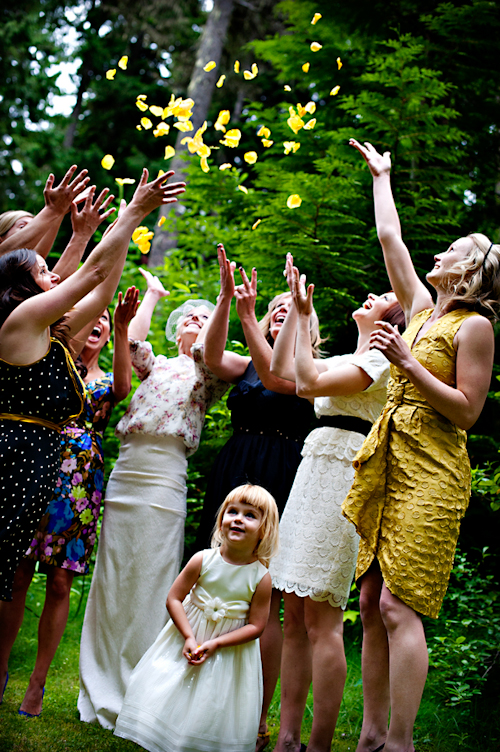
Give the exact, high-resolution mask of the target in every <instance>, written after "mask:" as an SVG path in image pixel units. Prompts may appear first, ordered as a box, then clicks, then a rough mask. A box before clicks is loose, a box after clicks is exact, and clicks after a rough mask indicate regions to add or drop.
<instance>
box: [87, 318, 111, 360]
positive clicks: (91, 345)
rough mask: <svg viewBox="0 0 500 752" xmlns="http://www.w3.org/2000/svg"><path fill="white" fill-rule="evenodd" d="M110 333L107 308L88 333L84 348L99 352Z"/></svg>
mask: <svg viewBox="0 0 500 752" xmlns="http://www.w3.org/2000/svg"><path fill="white" fill-rule="evenodd" d="M110 331H111V319H110V317H109V311H108V310H107V308H105V309H104V311H103V312H102V313H101V315H100V316H99V321H97V322H96V324H95V325H94V328H93V329H92V331H91V332H90V334H89V336H88V338H87V341H86V343H85V347H86V348H88V349H89V350H97V351H98V352H101V350H102V348H103V347H104V345H105V344H106V343H107V342H108V341H109V335H110Z"/></svg>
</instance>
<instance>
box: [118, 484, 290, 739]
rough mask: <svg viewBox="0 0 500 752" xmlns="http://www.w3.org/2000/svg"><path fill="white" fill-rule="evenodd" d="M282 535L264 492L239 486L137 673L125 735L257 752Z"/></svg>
mask: <svg viewBox="0 0 500 752" xmlns="http://www.w3.org/2000/svg"><path fill="white" fill-rule="evenodd" d="M278 528H279V525H278V510H277V507H276V503H275V501H274V499H273V497H272V496H271V494H270V493H268V491H266V490H265V489H264V488H262V487H260V486H252V485H250V484H247V485H243V486H238V487H237V488H235V489H234V490H233V491H231V493H230V494H229V495H228V496H227V497H226V499H225V500H224V502H223V504H222V506H221V508H220V509H219V513H218V516H217V522H216V526H215V532H214V535H213V537H212V548H211V549H208V550H205V551H200V552H199V553H197V554H195V555H194V556H193V557H192V558H191V559H190V561H189V562H188V564H187V565H186V567H185V568H184V569H183V570H182V572H181V573H180V575H179V576H178V577H177V579H176V580H175V582H174V584H173V585H172V587H171V589H170V592H169V594H168V598H167V608H168V611H169V613H170V616H171V620H170V621H169V622H168V624H167V625H166V626H165V627H164V629H163V630H162V631H161V632H160V634H159V636H158V638H157V640H156V642H155V643H154V644H153V645H152V646H151V648H150V649H149V650H148V651H147V653H146V654H145V655H144V656H143V658H142V659H141V661H140V662H139V663H138V665H137V666H136V668H135V670H134V671H133V673H132V676H131V678H130V684H129V687H128V690H127V693H126V695H125V701H124V703H123V707H122V709H121V712H120V714H119V716H118V719H117V722H116V729H115V734H116V735H117V736H121V737H123V738H125V739H131V740H132V741H134V742H136V743H137V744H140V745H141V746H142V747H144V749H147V750H149V752H195V750H196V751H198V750H203V752H253V750H254V748H255V739H256V736H257V730H258V726H259V719H260V711H261V707H262V692H263V689H262V667H261V659H260V650H259V643H258V638H259V636H260V635H261V634H262V632H263V631H264V627H265V626H266V623H267V619H268V616H269V604H270V600H271V577H270V575H269V573H268V571H267V567H268V566H269V561H270V559H271V557H272V556H273V555H274V553H275V552H276V550H277V545H278Z"/></svg>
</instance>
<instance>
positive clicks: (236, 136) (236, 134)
mask: <svg viewBox="0 0 500 752" xmlns="http://www.w3.org/2000/svg"><path fill="white" fill-rule="evenodd" d="M240 138H241V131H240V130H238V128H232V129H231V130H229V131H227V133H226V135H225V137H224V138H223V139H221V141H220V143H221V144H224V146H229V147H230V148H231V149H234V148H235V147H236V146H238V144H239V143H240Z"/></svg>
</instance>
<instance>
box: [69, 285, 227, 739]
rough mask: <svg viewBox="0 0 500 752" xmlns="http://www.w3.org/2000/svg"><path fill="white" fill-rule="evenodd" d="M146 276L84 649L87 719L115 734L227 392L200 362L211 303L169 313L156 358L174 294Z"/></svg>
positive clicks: (160, 618) (161, 621)
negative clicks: (165, 347)
mask: <svg viewBox="0 0 500 752" xmlns="http://www.w3.org/2000/svg"><path fill="white" fill-rule="evenodd" d="M143 274H144V276H145V277H146V280H147V284H148V288H147V292H146V295H145V296H144V300H143V302H142V304H141V306H140V308H139V311H138V313H137V316H136V318H135V319H134V321H133V323H132V324H131V326H130V330H129V336H130V338H131V342H130V354H131V358H132V365H133V367H134V370H135V372H136V374H137V376H138V377H139V379H140V380H141V382H142V383H141V385H140V386H139V388H138V389H137V391H136V392H135V394H134V395H133V397H132V400H131V402H130V405H129V407H128V410H127V412H126V413H125V415H124V416H123V418H122V420H121V421H120V423H119V424H118V426H117V434H118V436H119V437H120V453H119V456H118V460H117V462H116V465H115V468H114V470H113V472H112V473H111V476H110V479H109V483H108V487H107V490H106V498H105V502H104V518H103V526H102V532H101V537H100V540H99V546H98V551H97V561H96V567H95V571H94V576H93V580H92V586H91V589H90V594H89V600H88V604H87V610H86V613H85V620H84V625H83V633H82V645H81V652H80V680H81V690H80V696H79V699H78V709H79V711H80V717H81V720H82V721H95V720H98V721H99V723H100V724H101V725H102V726H104V727H105V728H114V725H115V722H116V717H117V715H118V713H119V711H120V709H121V705H122V702H123V698H124V696H125V691H126V689H127V685H128V681H129V677H130V674H131V672H132V669H133V668H134V667H135V665H136V664H137V662H138V661H139V659H140V658H141V657H142V655H143V654H144V653H145V651H146V650H147V649H148V648H149V647H150V645H151V644H152V643H153V641H154V640H155V639H156V637H157V635H158V633H159V632H160V631H161V629H162V628H163V626H164V625H165V623H166V621H167V619H168V614H167V610H166V607H165V595H166V592H167V591H168V588H169V587H170V585H171V584H172V583H173V581H174V579H175V578H176V577H177V575H178V573H179V569H180V565H181V560H182V551H183V544H184V520H185V516H186V493H187V486H186V473H187V458H188V457H189V456H190V455H191V454H193V453H194V452H195V451H196V449H197V448H198V444H199V441H200V434H201V430H202V428H203V423H204V420H205V413H206V411H207V410H208V408H209V407H210V406H211V405H212V404H214V403H215V402H216V401H217V400H218V399H220V397H221V396H222V395H223V394H224V392H225V391H226V389H227V387H228V385H227V384H226V383H225V382H224V381H222V380H221V379H219V378H217V377H216V376H215V375H214V374H213V373H212V372H211V371H210V370H209V369H208V368H207V367H206V366H205V363H204V361H203V344H202V342H203V336H204V335H203V333H202V329H203V326H204V324H205V322H206V321H207V320H208V318H209V317H210V314H211V312H212V309H213V305H212V304H211V303H209V302H208V301H204V300H191V301H187V303H184V304H183V305H182V306H181V307H180V308H179V309H177V310H176V311H173V313H171V314H170V317H169V320H168V323H167V330H166V334H167V338H168V339H171V340H173V341H175V342H176V343H177V347H178V352H179V354H178V356H177V357H173V358H167V357H165V356H164V355H157V356H155V355H154V354H153V351H152V348H151V345H150V344H149V343H148V342H146V341H145V339H146V337H147V334H148V331H149V326H150V322H151V316H152V313H153V310H154V307H155V305H156V303H157V302H158V300H159V299H160V298H161V297H164V296H165V295H168V293H167V292H166V291H165V290H164V289H163V285H162V284H161V282H160V281H159V280H158V279H157V278H156V277H153V276H152V275H151V274H150V273H149V272H143Z"/></svg>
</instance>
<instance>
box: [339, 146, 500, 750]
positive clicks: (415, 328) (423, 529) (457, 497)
mask: <svg viewBox="0 0 500 752" xmlns="http://www.w3.org/2000/svg"><path fill="white" fill-rule="evenodd" d="M350 144H351V146H353V147H354V148H356V149H357V150H358V151H359V152H360V153H361V155H362V156H363V157H364V159H365V160H366V162H367V164H368V167H369V168H370V172H371V174H372V176H373V194H374V203H375V220H376V225H377V233H378V237H379V240H380V243H381V245H382V249H383V252H384V259H385V264H386V267H387V272H388V274H389V279H390V281H391V285H392V287H393V290H394V292H395V293H396V296H397V298H398V300H399V302H400V304H401V307H402V308H403V310H404V312H405V316H406V321H407V324H408V326H407V329H406V331H405V333H404V335H403V336H401V335H400V334H399V333H398V331H397V328H395V327H393V326H391V325H390V324H387V323H383V322H377V323H379V324H380V328H379V329H377V330H376V331H374V332H373V333H372V335H371V346H372V347H375V348H377V349H379V350H381V352H383V353H384V354H385V356H386V357H387V358H388V360H389V361H390V362H391V364H392V365H391V379H390V381H389V387H388V394H387V404H386V406H385V408H384V410H383V411H382V413H381V415H380V418H379V419H378V421H377V422H376V423H375V424H374V426H373V428H372V430H371V432H370V433H369V435H368V437H367V438H366V441H365V442H364V444H363V447H362V448H361V450H360V451H359V453H358V455H357V456H356V459H355V463H354V464H355V467H356V471H357V472H356V476H355V479H354V484H353V486H352V488H351V491H350V492H349V495H348V496H347V498H346V500H345V501H344V504H343V512H344V514H345V516H346V517H347V518H348V519H349V520H350V521H351V522H353V523H354V524H355V525H356V529H357V530H358V533H359V534H360V536H361V542H360V548H359V556H358V562H357V567H356V578H357V579H358V580H361V596H360V609H361V618H362V622H363V654H362V669H363V697H364V715H363V726H362V729H361V736H360V739H359V742H358V746H357V748H356V752H378V751H379V750H382V749H384V752H413V750H414V746H413V739H412V736H413V726H414V723H415V718H416V715H417V711H418V708H419V705H420V700H421V697H422V692H423V688H424V684H425V680H426V677H427V667H428V656H427V646H426V642H425V634H424V629H423V626H422V621H421V618H420V614H424V615H427V616H430V617H433V618H436V617H437V616H438V613H439V609H440V607H441V604H442V601H443V598H444V595H445V592H446V588H447V585H448V580H449V576H450V572H451V569H452V566H453V557H454V553H455V547H456V543H457V539H458V533H459V527H460V520H461V518H462V517H463V515H464V513H465V510H466V508H467V505H468V502H469V496H470V465H469V459H468V456H467V451H466V433H465V432H466V430H468V429H469V428H471V427H472V426H473V425H474V423H475V422H476V420H477V418H478V417H479V414H480V412H481V410H482V407H483V405H484V402H485V399H486V395H487V393H488V388H489V385H490V379H491V371H492V365H493V350H494V341H493V327H492V324H491V322H492V321H494V320H496V318H497V312H498V310H499V305H500V304H499V298H500V245H494V244H493V243H491V242H490V241H489V239H488V238H487V237H486V236H484V235H481V234H478V233H474V234H472V235H469V236H467V237H464V238H459V239H458V240H456V241H455V242H454V243H452V245H450V247H449V248H448V250H447V251H446V252H444V253H440V254H438V255H437V256H435V257H434V258H435V265H434V267H433V269H432V270H431V271H430V272H429V274H428V275H427V281H428V282H429V283H430V284H431V285H432V286H433V287H434V289H435V290H436V293H437V299H436V303H435V304H434V303H433V300H432V298H431V296H430V293H429V292H428V290H427V289H426V287H425V286H424V285H423V283H422V282H421V281H420V280H419V278H418V277H417V274H416V272H415V269H414V267H413V263H412V261H411V258H410V255H409V252H408V249H407V248H406V246H405V244H404V242H403V239H402V235H401V227H400V223H399V217H398V214H397V210H396V206H395V204H394V199H393V196H392V191H391V183H390V169H391V160H390V153H389V152H385V153H384V154H383V155H381V154H379V153H378V152H377V151H376V150H375V149H374V148H373V146H372V145H371V144H368V143H366V144H365V145H364V146H363V145H361V144H360V143H358V142H357V141H355V140H354V139H351V141H350ZM389 710H390V712H391V720H390V725H389V729H387V725H388V718H389Z"/></svg>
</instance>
